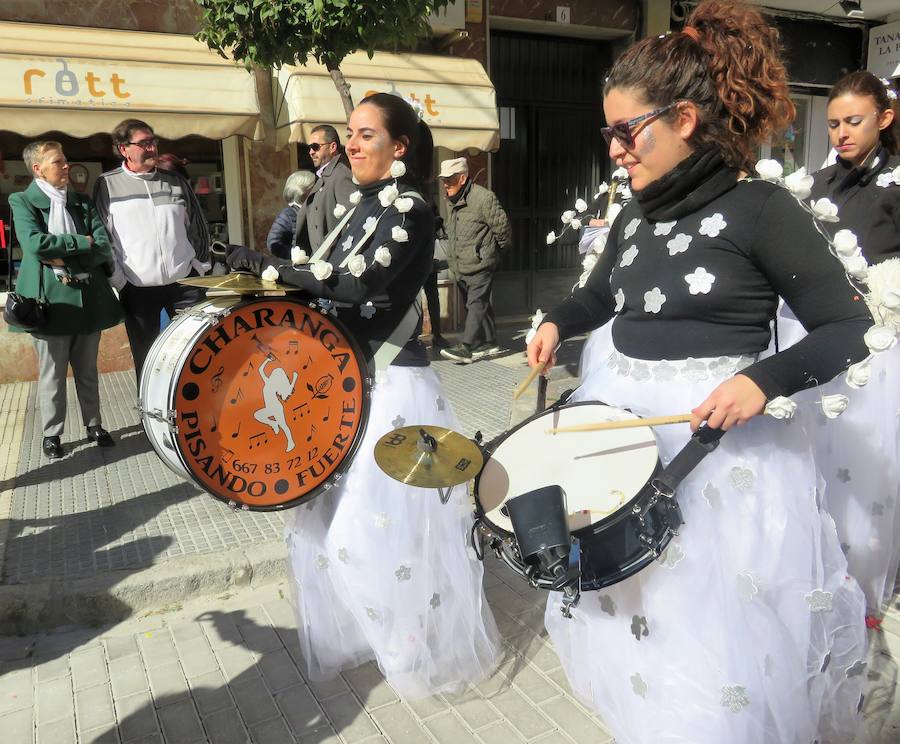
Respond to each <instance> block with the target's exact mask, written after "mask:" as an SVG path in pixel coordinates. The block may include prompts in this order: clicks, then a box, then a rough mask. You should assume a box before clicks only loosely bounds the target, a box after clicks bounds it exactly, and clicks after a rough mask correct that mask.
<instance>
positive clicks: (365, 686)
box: [343, 661, 400, 711]
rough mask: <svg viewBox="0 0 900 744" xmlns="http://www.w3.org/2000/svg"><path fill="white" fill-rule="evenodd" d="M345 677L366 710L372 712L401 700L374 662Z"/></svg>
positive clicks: (351, 670)
mask: <svg viewBox="0 0 900 744" xmlns="http://www.w3.org/2000/svg"><path fill="white" fill-rule="evenodd" d="M343 677H344V679H346V680H347V682H348V683H349V684H350V687H351V688H353V691H354V692H355V693H356V694H357V695H358V696H359V699H360V700H362V702H363V705H364V706H365V708H366V710H370V711H371V710H374V709H375V708H378V707H379V706H381V705H389V704H391V703H395V702H397V701H398V700H400V698H399V696H398V695H397V693H396V692H395V691H394V688H393V687H391V686H390V685H389V684H388V683H387V681H386V680H385V679H384V676H383V675H382V674H381V670H380V669H379V668H378V665H377V664H376V663H375V662H374V661H370V662H367V663H365V664H361V665H360V666H358V667H356V668H355V669H350V670H349V671H346V672H344V673H343Z"/></svg>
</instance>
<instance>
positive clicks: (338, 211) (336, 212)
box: [334, 204, 347, 219]
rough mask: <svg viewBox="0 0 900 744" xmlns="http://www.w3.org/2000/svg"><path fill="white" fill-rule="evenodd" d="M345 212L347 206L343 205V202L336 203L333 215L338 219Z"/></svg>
mask: <svg viewBox="0 0 900 744" xmlns="http://www.w3.org/2000/svg"><path fill="white" fill-rule="evenodd" d="M345 214H347V207H345V206H344V205H343V204H338V205H337V206H336V207H335V208H334V216H335V217H336V218H337V219H340V218H341V217H343V216H344V215H345Z"/></svg>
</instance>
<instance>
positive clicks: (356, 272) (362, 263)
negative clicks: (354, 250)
mask: <svg viewBox="0 0 900 744" xmlns="http://www.w3.org/2000/svg"><path fill="white" fill-rule="evenodd" d="M365 270H366V259H365V258H363V256H361V255H360V254H356V255H355V256H354V257H353V258H351V259H350V260H349V261H348V262H347V271H349V272H350V274H351V275H352V276H355V277H360V276H362V275H363V272H364V271H365Z"/></svg>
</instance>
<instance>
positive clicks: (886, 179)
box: [875, 172, 894, 189]
mask: <svg viewBox="0 0 900 744" xmlns="http://www.w3.org/2000/svg"><path fill="white" fill-rule="evenodd" d="M875 185H876V186H881V188H883V189H886V188H887V187H888V186H893V185H894V174H893V173H891V172H885V173H880V174H879V175H878V178H876V179H875Z"/></svg>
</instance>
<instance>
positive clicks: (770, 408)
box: [763, 395, 797, 420]
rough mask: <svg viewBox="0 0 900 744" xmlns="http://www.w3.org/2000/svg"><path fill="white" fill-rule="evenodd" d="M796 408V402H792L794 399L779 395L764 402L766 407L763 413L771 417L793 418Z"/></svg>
mask: <svg viewBox="0 0 900 744" xmlns="http://www.w3.org/2000/svg"><path fill="white" fill-rule="evenodd" d="M796 410H797V404H796V403H794V401H792V400H791V399H790V398H785V397H784V396H783V395H779V396H778V397H777V398H772V400H770V401H769V402H768V403H766V408H765V410H764V411H763V413H764V414H765V415H766V416H771V417H772V418H776V419H781V420H785V419H790V418H793V417H794V412H795V411H796Z"/></svg>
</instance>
